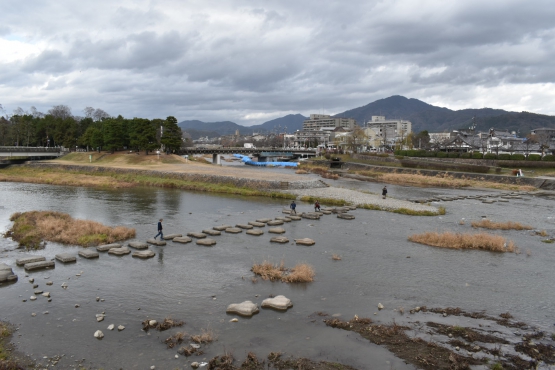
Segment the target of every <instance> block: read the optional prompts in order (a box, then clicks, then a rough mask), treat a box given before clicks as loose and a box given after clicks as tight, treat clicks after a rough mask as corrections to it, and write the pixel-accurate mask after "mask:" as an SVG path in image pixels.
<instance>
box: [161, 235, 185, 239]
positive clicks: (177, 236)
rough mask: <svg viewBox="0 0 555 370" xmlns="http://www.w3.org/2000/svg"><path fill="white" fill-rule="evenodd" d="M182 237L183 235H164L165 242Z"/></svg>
mask: <svg viewBox="0 0 555 370" xmlns="http://www.w3.org/2000/svg"><path fill="white" fill-rule="evenodd" d="M180 236H183V235H182V234H168V235H164V240H173V239H174V238H179V237H180Z"/></svg>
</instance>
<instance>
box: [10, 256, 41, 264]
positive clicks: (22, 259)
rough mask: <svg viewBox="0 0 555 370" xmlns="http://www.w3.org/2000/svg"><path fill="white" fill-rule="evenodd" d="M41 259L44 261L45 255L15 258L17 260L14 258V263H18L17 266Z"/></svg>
mask: <svg viewBox="0 0 555 370" xmlns="http://www.w3.org/2000/svg"><path fill="white" fill-rule="evenodd" d="M42 261H46V257H42V256H34V257H25V258H20V259H17V260H15V264H16V265H18V266H24V265H26V264H28V263H32V262H42Z"/></svg>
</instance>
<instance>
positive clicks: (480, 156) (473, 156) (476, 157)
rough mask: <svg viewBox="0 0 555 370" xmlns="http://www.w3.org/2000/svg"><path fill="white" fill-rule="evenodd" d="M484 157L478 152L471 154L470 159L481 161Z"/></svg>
mask: <svg viewBox="0 0 555 370" xmlns="http://www.w3.org/2000/svg"><path fill="white" fill-rule="evenodd" d="M483 157H484V155H483V154H482V153H480V152H472V158H474V159H482V158H483Z"/></svg>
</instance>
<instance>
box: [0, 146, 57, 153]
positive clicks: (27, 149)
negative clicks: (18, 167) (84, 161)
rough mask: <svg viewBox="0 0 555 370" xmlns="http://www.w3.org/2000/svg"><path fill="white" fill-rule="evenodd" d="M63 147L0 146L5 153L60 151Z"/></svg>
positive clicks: (0, 149)
mask: <svg viewBox="0 0 555 370" xmlns="http://www.w3.org/2000/svg"><path fill="white" fill-rule="evenodd" d="M60 151H61V148H47V147H45V148H37V147H25V146H0V152H3V153H60Z"/></svg>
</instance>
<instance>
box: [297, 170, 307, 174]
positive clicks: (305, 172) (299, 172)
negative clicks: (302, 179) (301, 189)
mask: <svg viewBox="0 0 555 370" xmlns="http://www.w3.org/2000/svg"><path fill="white" fill-rule="evenodd" d="M295 173H296V174H297V175H306V174H307V173H308V171H305V170H297V171H295Z"/></svg>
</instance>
